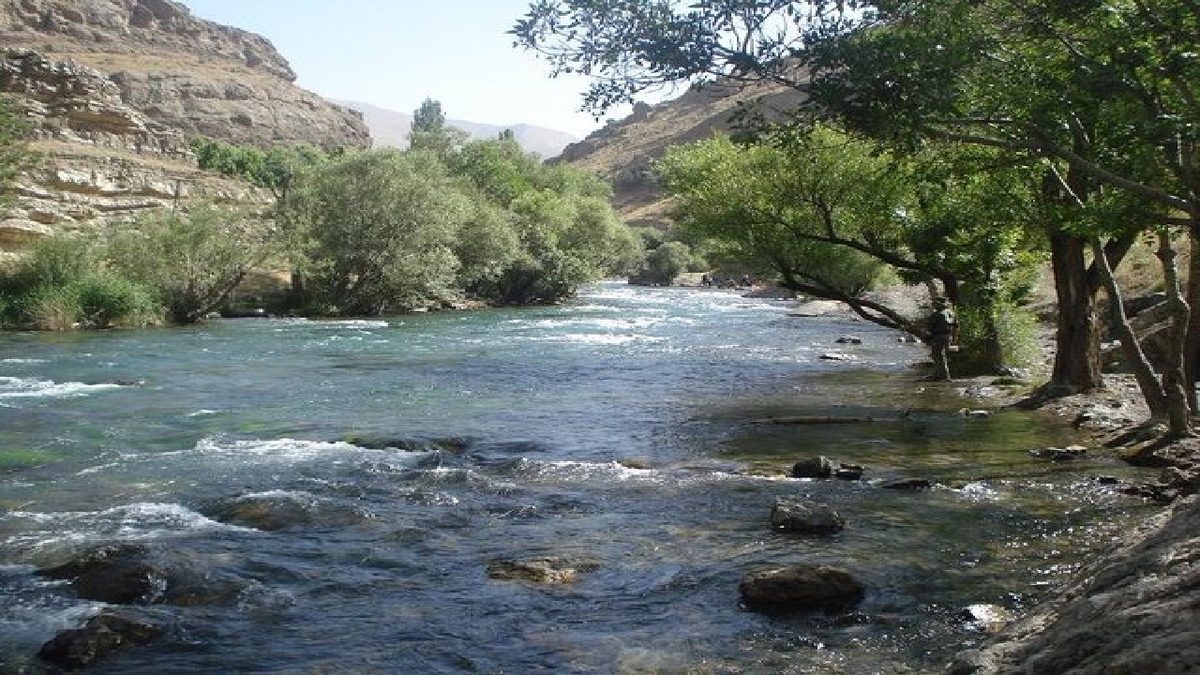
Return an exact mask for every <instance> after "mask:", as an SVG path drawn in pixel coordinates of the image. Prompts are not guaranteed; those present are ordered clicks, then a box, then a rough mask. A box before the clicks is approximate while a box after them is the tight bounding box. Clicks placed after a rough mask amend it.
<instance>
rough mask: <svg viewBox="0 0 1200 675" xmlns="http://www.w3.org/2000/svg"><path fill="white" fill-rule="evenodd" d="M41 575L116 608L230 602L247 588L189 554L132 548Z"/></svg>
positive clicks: (98, 552) (99, 551) (117, 547)
mask: <svg viewBox="0 0 1200 675" xmlns="http://www.w3.org/2000/svg"><path fill="white" fill-rule="evenodd" d="M39 574H40V575H41V576H44V577H47V578H50V579H63V580H69V581H70V582H71V587H72V588H73V589H74V591H75V593H76V594H77V595H78V596H79V597H80V598H82V599H84V600H95V601H97V602H106V603H109V604H114V605H150V604H169V605H177V606H188V607H190V606H196V605H208V604H217V603H228V602H233V601H234V600H235V599H236V598H237V597H238V595H239V594H240V593H241V591H242V590H243V589H244V588H245V587H246V585H247V583H246V582H245V581H243V580H241V579H239V578H237V577H236V576H235V575H233V574H230V573H226V572H223V571H221V570H217V569H213V568H212V566H211V565H209V564H208V563H207V562H206V561H204V560H203V559H201V558H200V557H198V556H196V555H195V554H193V553H191V552H189V551H185V550H178V549H162V548H153V547H150V546H147V545H144V544H129V543H120V544H110V545H105V546H100V547H97V548H95V549H92V550H90V551H87V552H85V553H83V554H81V555H79V556H77V557H76V558H75V559H73V560H71V561H69V562H67V563H65V564H63V565H58V566H56V567H50V568H47V569H44V570H41V571H40V572H39Z"/></svg>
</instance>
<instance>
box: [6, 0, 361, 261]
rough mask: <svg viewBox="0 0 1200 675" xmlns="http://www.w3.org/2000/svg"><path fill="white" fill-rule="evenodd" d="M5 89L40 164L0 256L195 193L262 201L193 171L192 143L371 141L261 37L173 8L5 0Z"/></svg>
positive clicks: (27, 179) (162, 1)
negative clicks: (299, 82)
mask: <svg viewBox="0 0 1200 675" xmlns="http://www.w3.org/2000/svg"><path fill="white" fill-rule="evenodd" d="M0 40H3V45H4V47H3V50H2V51H0V93H4V94H8V95H11V96H13V97H15V99H16V101H17V103H18V105H19V107H20V108H21V110H22V111H23V112H24V114H25V115H26V116H27V118H28V119H29V121H30V122H32V124H33V125H34V142H33V149H34V150H36V151H38V152H39V153H41V155H42V161H40V162H39V163H38V164H37V166H36V167H34V168H33V169H32V170H31V171H29V172H27V173H26V174H25V175H23V176H22V177H21V179H20V180H19V181H18V183H17V185H16V196H17V202H16V204H15V206H14V208H12V209H9V210H8V211H7V212H5V213H4V214H3V218H2V219H0V251H12V250H15V249H19V248H21V247H22V246H24V245H25V244H27V243H28V242H29V241H30V240H32V239H34V238H36V237H39V236H42V235H45V234H48V233H51V232H59V231H73V230H82V229H88V228H92V227H96V226H103V225H107V224H111V223H115V222H122V221H128V220H131V219H133V218H135V217H136V216H137V215H138V214H140V213H142V212H145V211H147V210H152V209H158V208H164V207H175V206H180V205H183V206H186V204H187V203H188V202H189V201H190V200H194V199H197V198H204V199H212V200H216V201H236V202H244V203H251V204H254V203H260V204H261V203H264V202H265V199H266V196H265V195H263V194H261V193H259V192H258V191H256V190H254V189H253V188H251V187H250V186H248V185H246V184H244V183H240V182H238V181H231V180H225V179H223V178H221V177H220V176H217V175H215V174H210V173H207V172H203V171H199V170H198V169H197V168H196V165H195V160H194V157H193V156H192V154H191V152H190V150H189V147H188V144H189V141H190V140H191V139H193V138H195V137H197V136H207V137H210V138H215V139H218V140H222V141H225V142H229V143H236V144H247V145H258V146H261V147H269V146H271V145H273V144H277V143H309V144H313V145H318V146H322V147H326V148H332V147H366V146H368V145H369V144H370V136H369V133H368V131H367V128H366V126H365V124H364V123H363V121H362V117H361V115H359V114H358V113H356V112H353V111H350V110H348V109H346V108H343V107H341V106H337V105H335V104H333V103H330V102H328V101H325V100H324V99H322V98H320V97H319V96H317V95H316V94H313V93H312V92H308V91H305V90H303V89H300V88H299V87H296V86H295V85H294V84H293V81H294V80H295V73H293V72H292V70H291V67H290V66H288V64H287V61H285V60H284V59H283V57H282V56H280V55H279V53H278V52H276V51H275V49H274V47H272V46H271V43H270V42H269V41H267V40H266V39H265V38H262V37H260V36H257V35H254V34H252V33H248V32H246V31H243V30H239V29H237V28H232V27H229V26H222V25H219V24H215V23H211V22H208V21H204V20H201V19H198V18H196V17H193V16H192V15H191V14H190V13H189V12H188V10H187V8H186V7H184V6H183V5H182V4H179V3H177V2H171V1H169V0H75V1H71V2H68V1H65V0H62V1H60V0H0Z"/></svg>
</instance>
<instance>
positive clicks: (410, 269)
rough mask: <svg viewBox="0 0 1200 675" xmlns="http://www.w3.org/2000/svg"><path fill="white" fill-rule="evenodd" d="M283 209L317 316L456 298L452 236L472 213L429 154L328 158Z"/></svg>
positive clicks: (306, 176)
mask: <svg viewBox="0 0 1200 675" xmlns="http://www.w3.org/2000/svg"><path fill="white" fill-rule="evenodd" d="M285 210H286V213H287V221H288V222H289V223H290V224H291V225H292V226H293V227H296V228H298V230H299V235H298V238H299V239H300V240H301V241H302V242H303V249H304V250H303V253H304V256H305V259H306V264H305V265H304V272H305V279H306V285H305V292H306V293H307V294H308V295H309V301H310V303H313V304H315V305H317V306H318V307H320V308H322V309H323V310H324V311H328V312H332V313H337V314H351V315H379V314H385V313H389V312H399V311H404V310H408V309H413V308H417V307H423V306H425V305H428V304H430V303H434V302H440V301H442V300H446V299H450V298H452V297H454V296H455V295H456V294H457V289H456V288H455V283H454V281H455V274H456V271H457V268H458V264H459V263H458V260H457V258H456V257H455V255H454V244H455V236H456V233H457V232H458V230H459V228H460V227H461V226H462V224H463V223H464V222H466V220H467V219H468V218H469V217H470V215H471V208H470V203H469V202H468V201H467V199H466V197H464V196H463V194H462V193H461V192H460V191H458V190H457V189H455V184H454V181H453V179H452V178H451V177H450V175H449V174H448V173H447V171H446V168H445V166H444V164H443V163H442V162H441V161H440V160H439V159H438V158H437V157H436V156H435V155H433V154H431V153H428V152H400V151H397V150H373V151H363V152H357V153H351V154H347V155H344V156H342V157H338V158H335V159H332V160H330V161H328V162H326V163H323V164H320V165H317V166H315V167H312V168H311V169H310V170H308V171H307V172H305V173H302V174H301V175H300V176H299V177H298V179H297V180H296V181H294V183H293V186H292V189H291V191H290V193H289V195H288V200H287V203H286V205H285Z"/></svg>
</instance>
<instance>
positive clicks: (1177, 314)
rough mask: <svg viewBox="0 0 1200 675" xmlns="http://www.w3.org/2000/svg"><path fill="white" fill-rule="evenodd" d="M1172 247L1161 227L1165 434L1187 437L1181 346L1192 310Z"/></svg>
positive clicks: (1188, 411) (1188, 412)
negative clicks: (1166, 313) (1167, 322)
mask: <svg viewBox="0 0 1200 675" xmlns="http://www.w3.org/2000/svg"><path fill="white" fill-rule="evenodd" d="M1175 255H1176V254H1175V247H1174V246H1173V245H1172V243H1171V232H1170V230H1169V229H1167V228H1165V227H1164V228H1161V229H1160V230H1159V232H1158V259H1159V260H1160V261H1161V262H1162V268H1163V280H1164V281H1165V282H1166V287H1167V288H1166V290H1167V303H1168V307H1169V308H1170V312H1171V327H1170V328H1169V329H1168V335H1169V339H1168V348H1167V358H1168V359H1169V361H1168V363H1167V364H1166V366H1165V370H1164V371H1163V389H1164V390H1165V392H1166V396H1167V421H1168V424H1169V427H1170V428H1169V431H1168V433H1169V434H1170V435H1171V436H1174V437H1179V436H1189V435H1191V433H1192V414H1191V409H1190V408H1188V396H1187V391H1186V389H1185V384H1184V383H1185V378H1184V357H1183V347H1184V344H1186V342H1187V332H1188V323H1189V321H1190V319H1191V313H1192V312H1191V307H1189V306H1188V303H1187V301H1186V300H1184V298H1183V293H1182V292H1181V291H1180V283H1179V269H1178V268H1177V267H1176V266H1175Z"/></svg>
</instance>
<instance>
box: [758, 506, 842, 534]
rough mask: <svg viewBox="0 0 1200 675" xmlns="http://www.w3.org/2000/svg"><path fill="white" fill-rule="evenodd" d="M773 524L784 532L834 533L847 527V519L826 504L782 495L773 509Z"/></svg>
mask: <svg viewBox="0 0 1200 675" xmlns="http://www.w3.org/2000/svg"><path fill="white" fill-rule="evenodd" d="M771 526H772V527H774V528H775V529H777V530H782V531H784V532H799V533H801V534H833V533H835V532H841V531H842V530H843V529H844V528H845V527H846V519H845V518H843V517H842V516H841V514H839V513H838V512H837V511H834V510H833V509H832V508H830V507H828V506H826V505H825V504H813V503H811V502H802V501H798V500H795V499H789V498H787V497H780V498H779V499H777V500H776V501H775V506H774V507H773V508H772V509H771Z"/></svg>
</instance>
